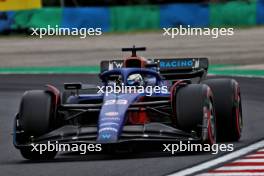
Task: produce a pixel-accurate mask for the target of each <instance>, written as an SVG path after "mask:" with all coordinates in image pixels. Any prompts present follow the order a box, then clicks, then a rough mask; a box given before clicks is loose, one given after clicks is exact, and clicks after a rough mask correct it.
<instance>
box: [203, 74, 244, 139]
mask: <svg viewBox="0 0 264 176" xmlns="http://www.w3.org/2000/svg"><path fill="white" fill-rule="evenodd" d="M203 83H204V84H207V85H208V86H209V87H210V88H211V89H212V92H213V94H214V100H215V110H216V116H217V127H218V128H217V134H218V136H217V138H218V139H219V141H238V140H239V139H240V137H241V132H242V128H243V118H242V106H241V95H240V88H239V85H238V83H237V82H236V81H235V80H233V79H208V80H205V81H204V82H203Z"/></svg>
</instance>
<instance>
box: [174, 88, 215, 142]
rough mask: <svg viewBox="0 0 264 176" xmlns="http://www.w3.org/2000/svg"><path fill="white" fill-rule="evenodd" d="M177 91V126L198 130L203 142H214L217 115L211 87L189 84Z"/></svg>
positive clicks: (187, 129) (183, 128)
mask: <svg viewBox="0 0 264 176" xmlns="http://www.w3.org/2000/svg"><path fill="white" fill-rule="evenodd" d="M176 92H177V93H176V95H175V96H176V97H175V100H176V102H175V104H176V110H175V111H176V126H177V127H179V128H180V129H182V130H184V131H188V132H192V131H194V132H196V133H197V135H198V136H199V137H200V138H201V142H202V143H208V144H214V143H215V142H216V116H215V110H214V103H213V96H212V92H211V89H210V88H209V87H208V86H207V85H203V84H189V85H187V86H185V87H182V88H179V90H178V91H176ZM175 100H174V101H175Z"/></svg>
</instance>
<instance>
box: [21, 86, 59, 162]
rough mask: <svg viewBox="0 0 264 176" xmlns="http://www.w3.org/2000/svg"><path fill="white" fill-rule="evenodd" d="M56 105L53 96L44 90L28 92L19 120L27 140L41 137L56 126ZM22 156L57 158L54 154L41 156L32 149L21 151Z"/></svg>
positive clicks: (22, 102) (23, 100) (24, 98)
mask: <svg viewBox="0 0 264 176" xmlns="http://www.w3.org/2000/svg"><path fill="white" fill-rule="evenodd" d="M54 106H55V105H54V104H53V102H52V95H51V94H50V93H48V92H46V91H42V90H32V91H27V92H25V94H24V95H23V97H22V101H21V104H20V109H19V114H18V119H19V125H20V127H21V129H22V130H23V131H24V134H25V138H27V139H28V140H29V139H30V138H32V137H33V138H34V137H38V136H41V135H43V134H45V133H47V132H49V131H50V130H51V129H52V128H53V127H54V126H55V113H54V110H55V107H54ZM20 152H21V154H22V156H23V157H24V158H27V159H44V158H45V157H47V159H49V158H50V157H51V156H53V157H54V156H55V155H56V153H55V155H54V153H53V152H51V153H49V152H47V153H45V154H44V153H43V154H40V153H38V152H31V147H27V148H23V149H21V150H20Z"/></svg>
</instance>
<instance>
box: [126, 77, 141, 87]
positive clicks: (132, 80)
mask: <svg viewBox="0 0 264 176" xmlns="http://www.w3.org/2000/svg"><path fill="white" fill-rule="evenodd" d="M127 84H128V85H129V86H143V85H144V80H143V78H142V76H141V75H140V74H132V75H129V76H128V78H127Z"/></svg>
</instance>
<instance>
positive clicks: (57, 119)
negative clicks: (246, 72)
mask: <svg viewBox="0 0 264 176" xmlns="http://www.w3.org/2000/svg"><path fill="white" fill-rule="evenodd" d="M122 50H123V51H130V52H132V55H131V56H129V57H127V58H125V59H124V60H109V61H102V62H101V72H100V74H99V77H100V79H101V80H102V84H101V85H100V86H98V87H97V89H98V90H97V93H96V94H91V93H88V91H89V90H90V87H89V86H88V85H86V84H81V83H65V84H64V89H65V90H64V91H62V92H60V91H59V90H58V89H57V88H55V87H54V86H51V85H49V86H47V89H46V90H30V91H27V92H25V94H24V95H23V97H22V100H21V104H20V109H19V112H18V113H17V115H16V117H15V123H14V124H15V125H14V145H15V147H16V148H18V149H19V150H20V151H21V154H22V155H23V157H25V158H27V159H50V158H53V157H55V155H56V153H57V152H56V151H53V152H50V151H47V152H45V153H42V154H39V153H37V152H32V149H31V145H30V144H32V143H33V144H38V143H46V142H47V141H49V142H59V143H69V144H70V143H86V144H101V145H104V146H107V145H110V146H112V147H115V146H118V145H120V144H129V145H128V146H134V145H130V144H138V143H143V144H146V143H152V142H157V143H168V142H170V143H175V142H177V141H178V142H179V141H194V142H198V143H207V144H214V143H215V142H216V141H238V140H239V138H240V136H241V131H242V106H241V96H240V88H239V85H238V83H237V82H236V81H235V80H233V79H224V78H216V79H207V78H206V75H207V70H208V59H207V58H178V59H177V58H172V59H146V58H143V57H140V56H137V51H140V50H145V48H143V47H142V48H136V47H133V48H123V49H122Z"/></svg>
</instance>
